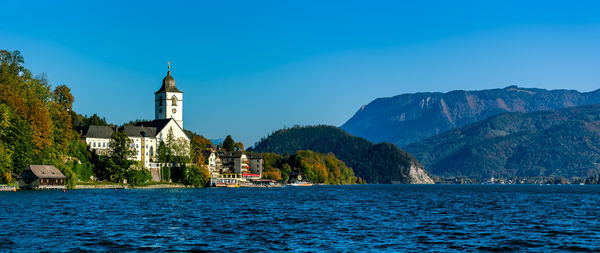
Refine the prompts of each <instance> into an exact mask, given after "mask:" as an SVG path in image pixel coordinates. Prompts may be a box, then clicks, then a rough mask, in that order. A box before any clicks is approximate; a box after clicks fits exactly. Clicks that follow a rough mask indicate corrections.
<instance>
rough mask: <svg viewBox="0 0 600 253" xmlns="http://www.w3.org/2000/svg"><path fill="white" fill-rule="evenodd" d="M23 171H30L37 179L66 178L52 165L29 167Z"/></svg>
mask: <svg viewBox="0 0 600 253" xmlns="http://www.w3.org/2000/svg"><path fill="white" fill-rule="evenodd" d="M25 170H31V172H33V174H35V175H36V176H37V177H38V178H67V177H65V175H63V173H62V172H60V170H58V169H57V168H56V167H54V166H52V165H29V167H27V168H25ZM25 170H24V171H25Z"/></svg>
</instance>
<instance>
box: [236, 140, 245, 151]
mask: <svg viewBox="0 0 600 253" xmlns="http://www.w3.org/2000/svg"><path fill="white" fill-rule="evenodd" d="M235 150H237V151H244V143H242V142H236V143H235Z"/></svg>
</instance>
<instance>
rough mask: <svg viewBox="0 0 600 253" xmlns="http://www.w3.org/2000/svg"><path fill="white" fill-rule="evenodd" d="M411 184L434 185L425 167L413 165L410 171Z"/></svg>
mask: <svg viewBox="0 0 600 253" xmlns="http://www.w3.org/2000/svg"><path fill="white" fill-rule="evenodd" d="M408 178H409V184H434V183H435V182H433V179H431V177H429V175H428V174H427V172H426V171H425V169H424V168H423V166H417V165H411V166H410V168H409V171H408Z"/></svg>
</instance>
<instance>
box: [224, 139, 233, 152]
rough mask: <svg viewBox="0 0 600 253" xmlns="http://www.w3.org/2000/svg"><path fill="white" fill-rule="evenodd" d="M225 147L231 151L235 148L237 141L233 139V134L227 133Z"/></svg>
mask: <svg viewBox="0 0 600 253" xmlns="http://www.w3.org/2000/svg"><path fill="white" fill-rule="evenodd" d="M223 148H224V149H225V150H227V151H230V152H231V151H234V150H235V141H234V140H233V138H232V137H231V135H227V137H225V140H223Z"/></svg>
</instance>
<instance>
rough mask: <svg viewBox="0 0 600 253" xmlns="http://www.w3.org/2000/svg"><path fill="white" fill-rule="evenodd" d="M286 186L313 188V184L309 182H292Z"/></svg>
mask: <svg viewBox="0 0 600 253" xmlns="http://www.w3.org/2000/svg"><path fill="white" fill-rule="evenodd" d="M287 186H313V184H312V183H311V182H300V181H298V182H294V183H291V184H287Z"/></svg>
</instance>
